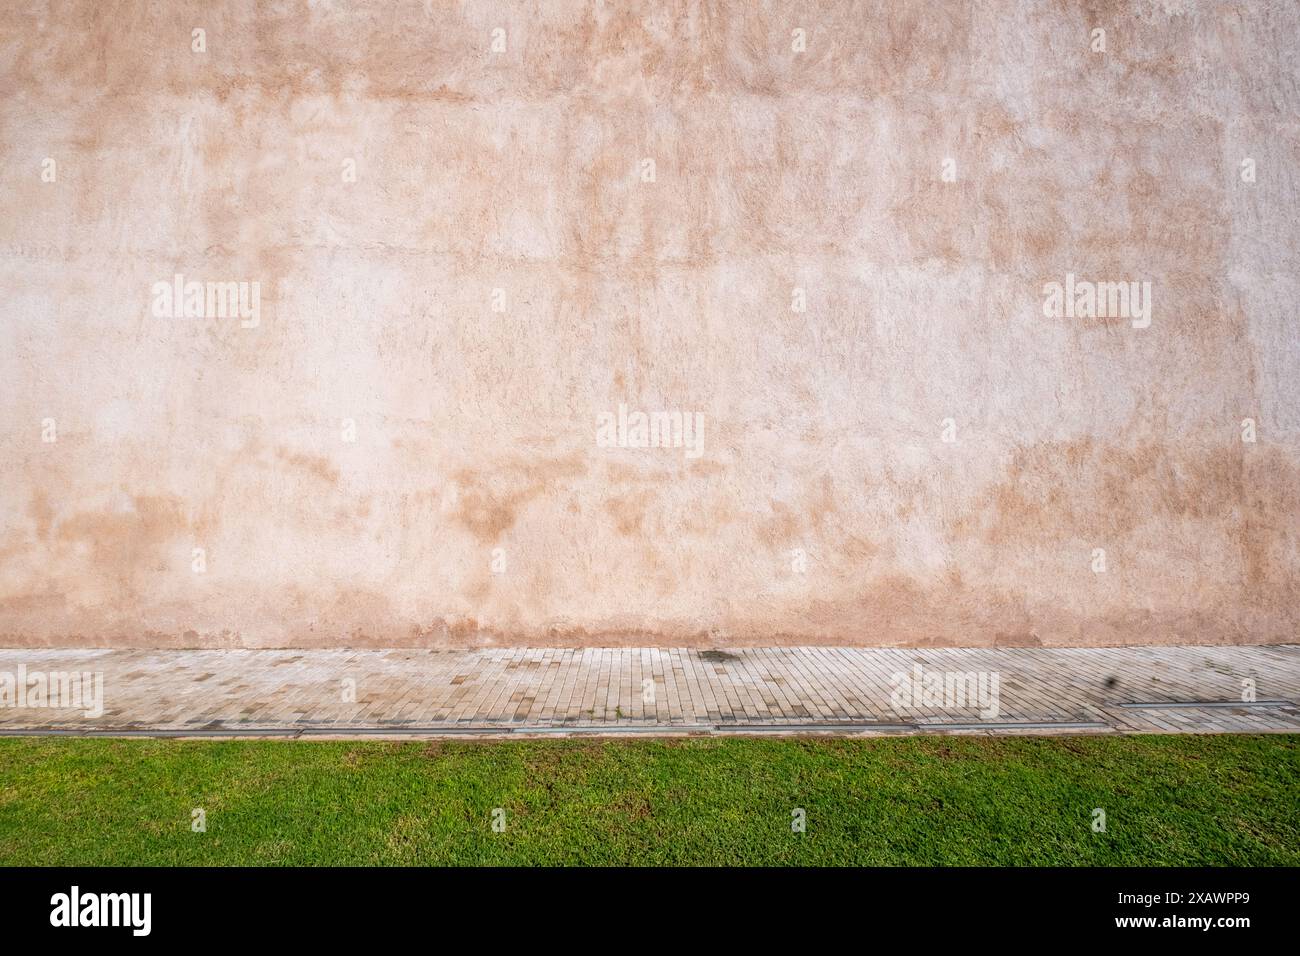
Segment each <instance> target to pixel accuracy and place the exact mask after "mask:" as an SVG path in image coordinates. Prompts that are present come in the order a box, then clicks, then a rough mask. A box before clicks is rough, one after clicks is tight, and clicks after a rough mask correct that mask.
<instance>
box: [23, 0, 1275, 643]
mask: <svg viewBox="0 0 1300 956" xmlns="http://www.w3.org/2000/svg"><path fill="white" fill-rule="evenodd" d="M194 28H202V29H203V30H205V43H206V51H205V52H202V53H196V52H194V51H193V50H192V33H191V31H192V30H193V29H194ZM496 28H501V29H503V30H504V31H505V32H504V39H505V50H504V52H494V51H493V50H492V44H493V31H494V29H496ZM1094 28H1103V29H1105V31H1106V50H1105V52H1094V51H1093V49H1092V46H1093V38H1092V34H1091V33H1090V31H1091V30H1092V29H1094ZM795 29H802V30H804V31H805V33H804V35H805V37H806V49H805V50H804V51H803V52H795V51H794V50H792V46H793V45H795V40H794V38H793V34H792V31H793V30H795ZM1298 47H1300V5H1297V4H1295V3H1291V2H1276V3H1268V2H1246V0H1243V2H1239V3H1236V2H1213V0H1206V2H1192V0H1187V2H1177V0H1165V2H1133V3H1119V2H1116V3H1106V2H1093V3H1084V2H1074V0H1059V2H1043V0H1023V2H1015V0H979V2H973V3H957V2H952V3H941V2H938V0H935V2H929V3H927V2H915V0H888V2H879V3H876V2H869V3H868V2H863V3H857V4H851V3H826V4H815V3H814V4H810V3H806V2H788V3H750V2H744V3H742V2H730V3H717V4H695V3H671V2H670V3H663V2H658V0H618V2H611V3H592V2H577V0H563V2H544V3H506V2H472V3H467V4H464V5H459V4H457V5H453V4H447V3H441V2H433V0H429V2H424V3H419V2H405V3H387V2H384V3H378V2H375V3H361V2H357V3H346V2H342V0H337V2H329V0H320V2H314V3H308V2H265V3H255V2H253V0H241V2H178V0H169V2H166V3H161V2H159V3H148V2H144V0H135V2H114V0H85V2H68V3H57V2H49V3H41V2H15V3H5V4H4V5H3V7H0V92H2V99H0V213H2V215H0V283H2V289H3V295H0V400H2V401H0V408H2V409H3V412H2V413H0V508H3V530H2V532H0V644H6V645H15V644H17V645H36V644H62V645H154V646H179V645H185V646H250V647H252V646H307V645H330V644H370V645H376V644H377V645H412V644H414V645H440V644H450V643H465V642H500V643H531V644H543V643H566V644H572V643H598V644H606V643H621V642H628V641H636V642H646V643H664V644H668V643H672V644H677V643H711V642H718V643H728V642H730V643H767V642H772V643H776V642H800V643H811V642H837V643H853V644H896V643H905V644H927V643H950V644H951V643H955V644H989V643H997V644H1025V643H1028V644H1033V643H1040V642H1041V643H1043V644H1109V643H1147V642H1163V641H1174V640H1177V641H1192V642H1223V641H1240V642H1279V641H1293V640H1295V638H1296V625H1297V619H1298V617H1300V610H1297V607H1298V604H1297V594H1298V591H1300V572H1298V571H1297V567H1298V563H1297V557H1298V555H1297V535H1298V534H1300V344H1298V343H1297V327H1298V326H1297V322H1298V312H1297V305H1296V303H1297V292H1298V291H1300V278H1298V277H1300V268H1298V267H1300V212H1298V211H1297V210H1298V209H1300V201H1298V200H1300V173H1298V172H1297V169H1298V165H1300V119H1298V115H1300V54H1298V52H1297V48H1298ZM47 159H52V160H54V166H53V167H52V168H53V171H54V181H53V182H47V181H43V173H47V171H48V170H49V169H50V168H51V167H50V166H49V164H47V163H46V162H45V161H46V160H47ZM645 159H652V160H653V161H654V181H653V182H647V181H644V178H643V173H644V170H645V168H646V167H645V166H644V165H643V162H642V161H643V160H645ZM948 159H951V160H952V164H951V165H947V166H945V160H948ZM1245 159H1251V160H1253V162H1254V168H1255V171H1256V175H1255V181H1254V182H1247V181H1244V180H1243V175H1242V165H1241V164H1242V161H1243V160H1245ZM349 160H351V161H352V164H353V166H349V165H348V163H347V161H349ZM351 168H355V181H354V182H353V181H348V177H347V175H346V174H347V172H348V171H349V169H351ZM945 169H947V171H949V172H951V173H954V174H955V181H952V182H946V181H945V177H944V172H945ZM45 178H49V177H48V175H47V176H46V177H45ZM950 178H951V177H950ZM178 273H179V274H182V275H183V276H184V277H185V278H186V279H187V280H191V279H193V280H212V281H216V280H222V281H226V280H228V281H236V282H239V281H242V282H248V283H252V282H258V283H259V284H260V286H259V288H260V312H259V314H258V322H257V324H256V326H255V327H246V326H250V325H251V324H252V323H251V322H249V321H241V320H240V319H239V318H237V317H236V318H230V317H227V318H219V317H218V318H188V319H187V318H171V317H159V316H157V315H155V314H153V313H154V306H155V305H156V302H155V295H154V284H155V283H159V282H163V283H170V282H171V281H172V280H173V276H175V275H176V274H178ZM1067 273H1073V274H1074V275H1076V276H1077V277H1078V278H1079V279H1081V280H1082V279H1088V280H1093V281H1121V280H1134V281H1149V282H1150V283H1151V290H1152V291H1151V296H1152V298H1151V302H1152V310H1151V321H1150V325H1149V326H1148V327H1145V328H1135V327H1134V322H1133V321H1130V320H1129V319H1128V318H1126V317H1112V318H1096V317H1094V318H1086V317H1074V318H1069V317H1065V316H1061V317H1056V316H1047V315H1045V314H1044V301H1045V296H1044V285H1045V283H1049V282H1053V281H1055V282H1061V283H1064V282H1065V277H1066V275H1067ZM249 288H250V289H251V286H250V287H249ZM796 289H801V290H803V295H804V297H805V299H806V306H807V307H806V311H804V312H799V311H795V310H794V308H793V306H794V305H795V298H796V297H797V295H798V293H796V291H795V290H796ZM494 290H501V292H500V293H494ZM494 295H496V296H497V298H495V299H494ZM494 304H499V305H503V307H504V308H503V310H502V311H494ZM1139 324H1140V323H1139ZM620 403H623V404H626V405H627V406H628V408H629V410H641V411H645V412H654V411H660V410H680V411H686V412H690V413H699V414H701V415H702V416H703V422H704V432H703V444H702V447H701V449H700V452H701V453H700V455H699V457H690V456H688V455H687V453H686V449H674V448H618V447H614V448H608V447H601V444H600V443H598V441H597V425H598V421H599V416H600V415H601V414H602V413H606V412H610V413H617V410H618V407H619V405H620ZM1247 418H1249V419H1253V420H1254V422H1255V426H1256V438H1257V440H1256V441H1255V442H1253V443H1251V442H1246V441H1243V435H1242V432H1243V429H1242V421H1243V419H1247ZM946 419H951V420H952V421H951V423H945V420H946ZM50 420H52V422H51V421H50ZM349 422H351V423H352V426H353V427H354V433H353V432H350V431H349V430H348V429H349ZM945 428H946V429H947V434H946V435H945ZM353 434H354V437H355V440H354V441H347V440H345V439H346V438H348V437H353ZM945 437H948V438H953V439H955V440H953V441H945V440H944V439H945ZM50 438H53V439H55V440H52V441H51V440H46V439H50ZM1099 548H1100V549H1104V551H1105V568H1106V569H1105V571H1104V572H1102V573H1098V572H1097V571H1095V570H1094V563H1095V561H1096V557H1095V551H1094V549H1099ZM196 549H201V550H202V554H201V555H200V556H199V557H200V558H201V561H200V560H198V559H196ZM496 549H500V550H499V551H498V550H496ZM799 550H802V552H803V554H804V556H805V561H804V563H803V569H802V570H797V569H796V565H797V564H799V563H800V562H799V560H798V557H799V556H798V554H797V552H798V551H799ZM494 561H495V562H496V570H494ZM196 568H200V569H201V570H202V573H199V572H198V571H196V570H195V569H196Z"/></svg>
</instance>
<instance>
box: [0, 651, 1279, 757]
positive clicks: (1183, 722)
mask: <svg viewBox="0 0 1300 956" xmlns="http://www.w3.org/2000/svg"><path fill="white" fill-rule="evenodd" d="M54 672H63V673H68V672H87V673H90V674H100V675H102V689H103V693H102V707H103V713H102V714H101V715H99V716H90V715H88V714H87V713H86V709H87V708H86V707H84V706H82V707H81V709H67V708H63V709H55V708H51V707H48V706H33V704H40V703H41V700H40V699H39V698H38V697H36V696H35V695H33V694H32V693H31V691H30V690H29V691H28V692H27V696H26V697H25V698H24V699H22V700H19V699H18V697H17V693H18V685H19V684H24V685H25V686H27V687H29V688H30V687H32V686H37V687H40V686H45V685H47V684H51V683H52V682H51V681H50V675H51V674H52V673H54ZM6 675H9V676H8V677H6ZM898 675H905V677H903V678H902V679H900V678H899V677H898ZM936 678H937V679H938V680H939V681H940V684H939V685H933V684H931V683H930V682H932V681H933V680H935V679H936ZM995 678H996V682H995ZM6 680H7V682H8V683H7V685H6ZM981 681H982V683H981ZM1247 682H1253V696H1254V699H1253V700H1252V701H1250V702H1243V695H1244V696H1245V697H1246V698H1247V699H1249V698H1250V697H1251V685H1250V684H1249V683H1247ZM55 683H56V682H55ZM6 686H7V688H8V689H7V691H6ZM93 686H94V685H93V678H90V679H88V681H87V688H88V689H90V688H92V687H93ZM927 686H929V689H930V690H931V693H932V696H931V697H930V698H928V699H927V698H926V696H925V695H924V692H925V690H926V689H927ZM959 688H960V689H962V690H965V691H967V692H968V696H967V697H966V698H965V699H963V698H962V696H961V695H960V694H959V693H958V690H959ZM56 690H57V687H55V686H51V687H50V688H49V692H50V693H51V694H53V693H54V692H55V691H56ZM914 690H915V691H916V692H917V693H916V696H915V697H914V696H913V691H914ZM945 692H946V696H945ZM981 692H982V693H981ZM91 697H93V693H92V694H91V695H89V696H88V697H87V698H86V699H85V700H81V701H80V704H82V705H85V704H86V703H87V702H88V701H90V698H91ZM66 700H67V698H61V702H63V701H66ZM1297 701H1300V646H1297V645H1285V646H1264V647H1260V646H1255V647H1187V646H1179V647H1142V648H1106V649H1027V648H1005V649H990V648H979V649H963V648H948V649H933V650H911V649H882V648H845V647H801V648H737V649H733V650H727V651H697V650H687V649H657V648H613V649H599V648H592V649H558V648H557V649H545V648H542V649H528V648H518V649H515V648H501V649H486V650H426V651H422V650H390V651H382V650H326V651H149V650H120V651H117V650H3V649H0V733H6V734H15V733H31V732H42V733H50V732H56V733H74V734H83V733H84V734H109V735H134V734H142V735H152V734H162V735H167V734H192V735H205V736H206V735H212V736H225V735H250V736H254V735H266V736H309V735H312V736H315V735H321V736H350V735H351V736H372V735H376V734H387V735H393V736H420V737H436V736H462V735H471V736H472V735H485V736H495V735H503V734H510V735H513V736H519V735H562V734H579V733H606V734H608V733H613V734H628V735H632V734H638V735H640V734H650V735H653V734H687V733H705V734H716V733H765V732H766V733H810V732H811V733H837V734H897V733H994V734H1002V733H1114V732H1118V733H1219V732H1250V733H1254V732H1263V731H1284V732H1285V731H1289V732H1300V706H1297ZM18 703H20V704H25V705H26V706H14V704H18Z"/></svg>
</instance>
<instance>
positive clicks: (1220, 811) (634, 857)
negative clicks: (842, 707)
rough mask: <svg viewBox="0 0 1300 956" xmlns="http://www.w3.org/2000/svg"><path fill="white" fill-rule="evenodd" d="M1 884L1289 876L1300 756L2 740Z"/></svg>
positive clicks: (1075, 748)
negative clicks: (390, 868)
mask: <svg viewBox="0 0 1300 956" xmlns="http://www.w3.org/2000/svg"><path fill="white" fill-rule="evenodd" d="M199 807H201V808H203V810H204V811H205V812H206V824H207V831H206V832H204V833H196V832H192V830H191V811H192V810H193V809H194V808H199ZM498 807H499V808H501V809H503V810H504V811H505V817H504V821H505V829H504V831H503V832H494V830H493V828H492V820H493V811H494V809H495V808H498ZM1095 807H1100V808H1102V809H1104V810H1105V811H1106V832H1105V833H1094V832H1093V829H1092V826H1091V824H1092V811H1093V808H1095ZM795 808H802V809H803V810H804V811H806V819H807V830H806V832H804V833H795V832H792V830H791V821H792V815H791V811H793V810H794V809H795ZM0 863H4V864H37V865H41V864H74V865H76V864H108V865H114V864H161V865H175V864H289V865H296V864H322V863H334V864H557V863H573V864H578V863H582V864H727V865H733V864H741V865H744V864H1030V865H1033V864H1095V865H1110V864H1136V865H1143V864H1156V865H1161V864H1231V865H1244V864H1270V865H1279V864H1286V865H1292V866H1294V865H1296V864H1300V736H1276V735H1273V736H1257V737H1247V736H1215V737H1185V736H1179V737H1056V738H1028V739H1026V738H1020V739H1017V738H1002V739H986V738H973V737H965V738H957V737H947V738H938V737H908V738H892V739H875V740H861V739H860V740H828V739H818V740H813V739H803V740H772V739H767V740H759V739H738V738H730V739H714V740H704V739H699V740H678V741H630V742H623V741H595V742H587V741H540V742H524V741H514V742H474V743H440V742H433V743H386V742H323V741H296V742H283V741H265V740H262V741H258V740H251V741H219V742H209V741H193V740H171V741H167V740H106V739H98V740H96V739H56V738H42V739H29V738H7V739H0Z"/></svg>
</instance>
